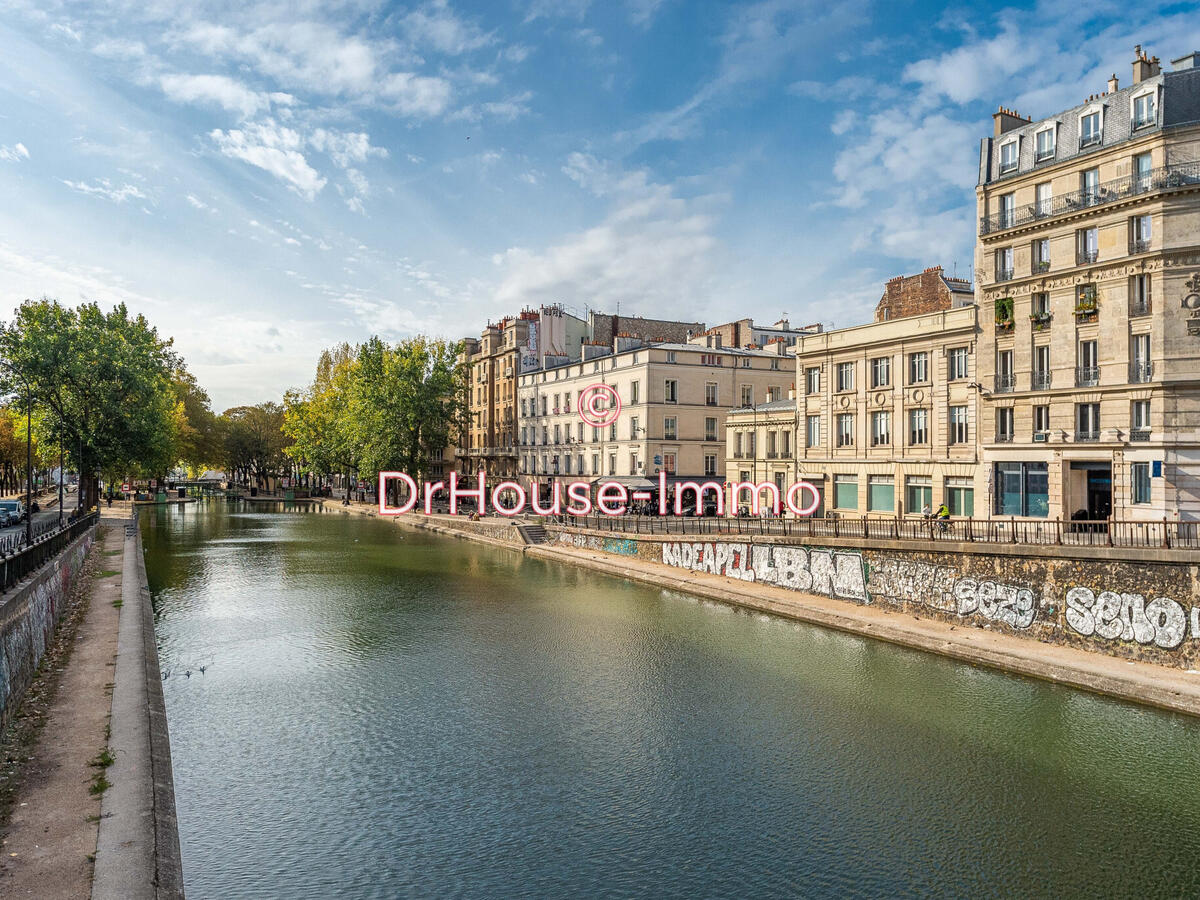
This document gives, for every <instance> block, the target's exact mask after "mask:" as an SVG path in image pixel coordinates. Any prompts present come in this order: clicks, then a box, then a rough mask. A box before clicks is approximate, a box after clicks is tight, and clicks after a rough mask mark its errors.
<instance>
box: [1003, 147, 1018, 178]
mask: <svg viewBox="0 0 1200 900" xmlns="http://www.w3.org/2000/svg"><path fill="white" fill-rule="evenodd" d="M1015 171H1017V142H1016V141H1010V142H1009V143H1007V144H1002V145H1001V146H1000V174H1001V175H1006V174H1008V173H1009V172H1015Z"/></svg>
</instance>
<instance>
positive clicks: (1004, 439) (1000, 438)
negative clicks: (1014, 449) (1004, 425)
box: [996, 431, 1013, 444]
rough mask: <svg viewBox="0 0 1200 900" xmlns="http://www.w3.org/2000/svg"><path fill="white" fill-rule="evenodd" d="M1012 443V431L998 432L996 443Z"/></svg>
mask: <svg viewBox="0 0 1200 900" xmlns="http://www.w3.org/2000/svg"><path fill="white" fill-rule="evenodd" d="M1012 442H1013V436H1012V432H1011V431H997V432H996V443H997V444H1011V443H1012Z"/></svg>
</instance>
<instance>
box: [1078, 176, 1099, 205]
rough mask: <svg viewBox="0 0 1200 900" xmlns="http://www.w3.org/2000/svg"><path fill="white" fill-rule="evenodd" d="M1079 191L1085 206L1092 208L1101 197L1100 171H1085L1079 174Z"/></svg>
mask: <svg viewBox="0 0 1200 900" xmlns="http://www.w3.org/2000/svg"><path fill="white" fill-rule="evenodd" d="M1079 190H1080V191H1081V192H1082V194H1083V203H1084V205H1085V206H1092V205H1093V204H1095V202H1096V201H1097V200H1098V199H1099V197H1100V170H1099V169H1084V170H1083V171H1082V172H1080V173H1079Z"/></svg>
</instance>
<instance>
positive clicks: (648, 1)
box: [625, 0, 665, 28]
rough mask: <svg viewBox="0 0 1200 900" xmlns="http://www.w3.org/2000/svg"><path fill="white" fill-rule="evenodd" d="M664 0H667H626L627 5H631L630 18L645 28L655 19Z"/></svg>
mask: <svg viewBox="0 0 1200 900" xmlns="http://www.w3.org/2000/svg"><path fill="white" fill-rule="evenodd" d="M664 2H665V0H625V5H626V6H628V7H629V20H630V21H631V22H633V24H634V25H640V26H642V27H643V28H644V27H646V26H648V25H649V24H650V23H651V22H653V21H654V17H655V16H656V15H658V11H659V9H660V8H661V7H662V5H663V3H664Z"/></svg>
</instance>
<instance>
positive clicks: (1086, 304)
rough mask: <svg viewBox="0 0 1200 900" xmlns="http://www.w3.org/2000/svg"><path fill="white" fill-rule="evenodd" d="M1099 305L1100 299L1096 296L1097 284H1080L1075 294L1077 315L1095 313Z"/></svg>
mask: <svg viewBox="0 0 1200 900" xmlns="http://www.w3.org/2000/svg"><path fill="white" fill-rule="evenodd" d="M1099 306H1100V303H1099V300H1097V298H1096V286H1095V285H1094V284H1082V285H1080V286H1079V292H1078V293H1077V294H1076V295H1075V315H1077V316H1092V315H1095V314H1096V311H1097V309H1099Z"/></svg>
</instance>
